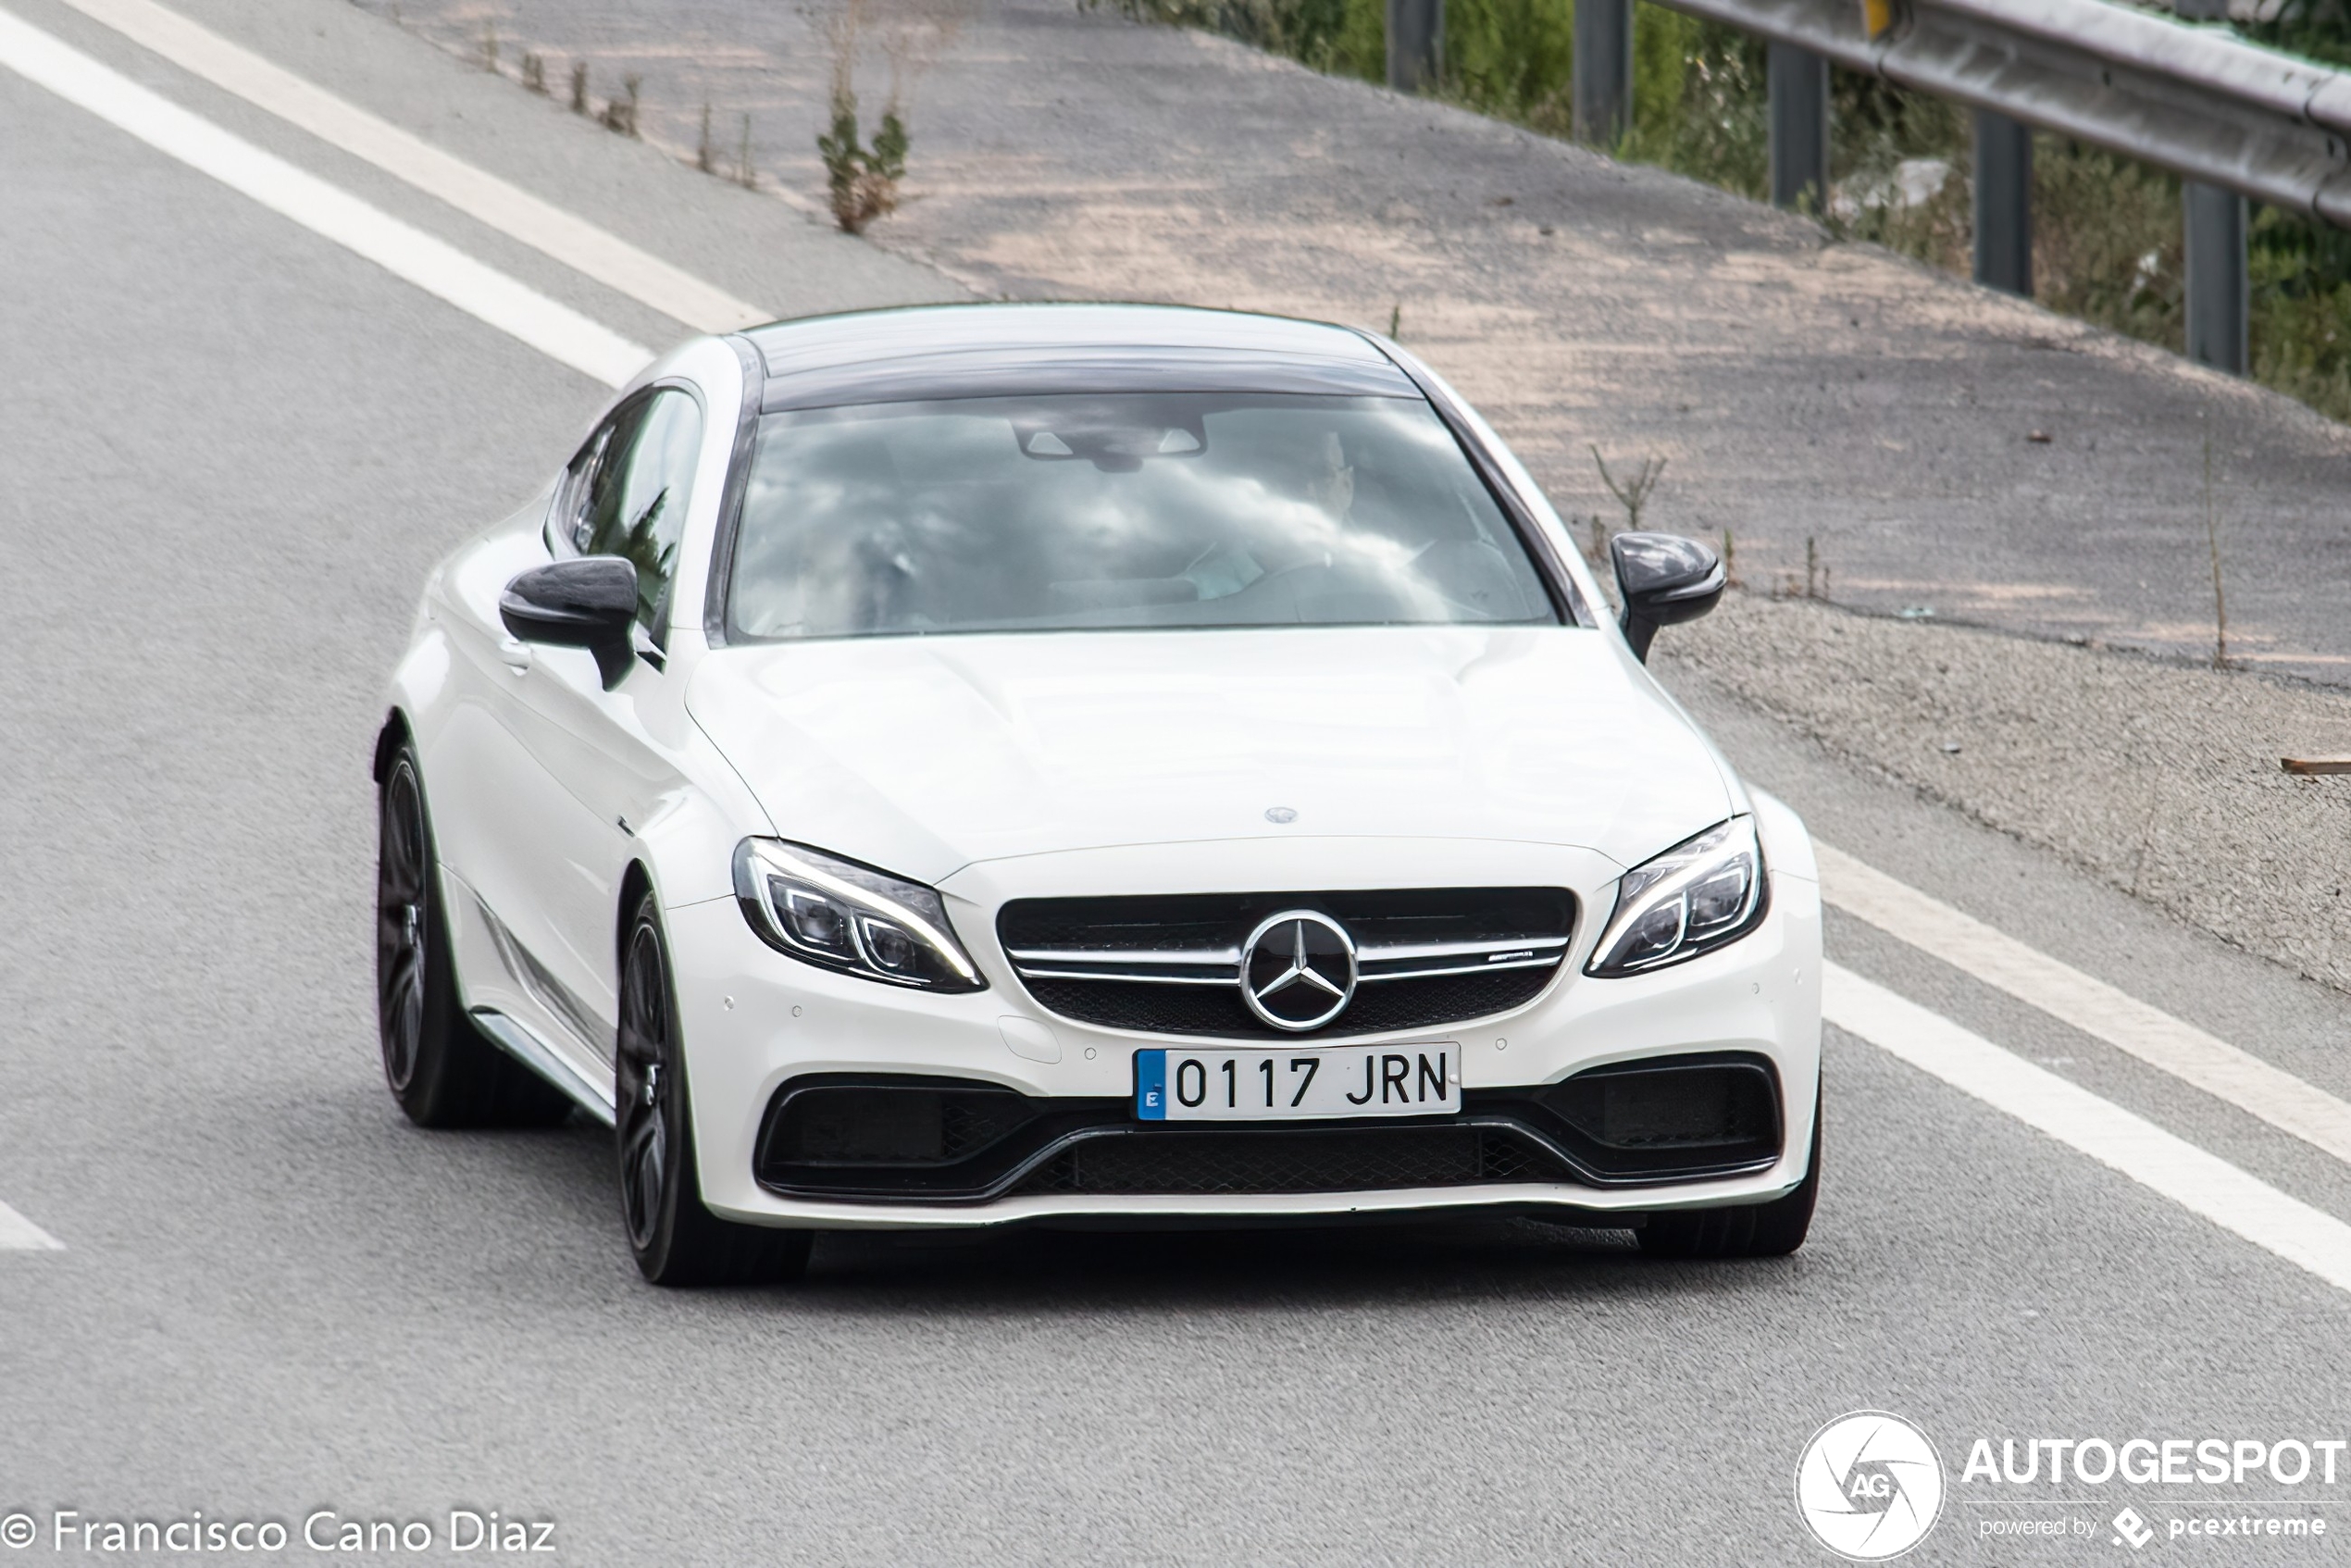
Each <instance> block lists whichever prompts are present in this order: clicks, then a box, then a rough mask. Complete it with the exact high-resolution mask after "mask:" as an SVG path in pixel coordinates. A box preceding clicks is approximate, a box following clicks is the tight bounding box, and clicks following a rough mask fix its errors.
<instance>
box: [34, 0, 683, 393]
mask: <svg viewBox="0 0 2351 1568" xmlns="http://www.w3.org/2000/svg"><path fill="white" fill-rule="evenodd" d="M0 66H6V67H7V68H9V69H11V70H13V71H15V72H17V74H19V76H22V77H24V78H25V79H26V80H27V81H32V82H34V83H36V84H37V85H39V86H42V87H44V88H46V89H48V90H49V91H50V92H52V93H56V95H57V96H58V97H60V98H63V99H65V100H66V101H67V102H68V103H71V104H75V105H78V106H81V107H82V108H84V109H87V110H89V111H90V112H91V113H92V114H94V115H96V116H97V117H98V118H101V119H104V120H106V121H107V122H108V123H110V124H112V125H115V126H117V127H118V128H119V129H121V130H123V131H129V132H130V133H131V135H133V136H136V137H137V138H139V139H140V140H141V141H143V142H144V143H147V144H148V145H150V146H152V147H154V148H155V149H156V150H157V151H159V152H163V153H167V154H169V155H170V156H172V157H175V158H177V159H179V160H180V162H181V163H184V164H186V165H187V166H188V167H190V168H194V169H197V170H199V171H201V172H203V173H205V174H208V175H210V176H212V177H213V178H214V179H215V180H219V181H220V182H221V183H222V184H224V185H227V186H229V187H230V189H232V190H235V191H239V192H242V193H243V194H245V195H247V196H250V197H252V198H253V199H254V200H255V201H256V202H259V203H260V204H261V205H263V206H266V207H267V208H269V209H270V210H271V211H272V212H275V213H278V214H280V216H281V217H285V218H292V220H293V221H294V222H296V223H298V224H301V225H302V226H303V227H304V228H305V229H308V230H311V231H312V232H313V233H316V234H319V235H322V236H324V237H325V238H327V239H330V240H332V241H334V242H335V243H337V244H340V245H342V246H343V247H344V248H346V249H348V250H350V251H352V252H354V253H355V254H356V255H361V256H364V257H366V258H367V260H369V261H372V262H374V263H375V264H376V265H377V266H379V267H380V268H383V269H384V270H386V271H387V272H390V273H392V275H393V276H395V277H397V278H400V279H403V280H406V281H407V282H410V283H413V284H415V285H416V286H417V288H420V289H422V290H424V291H425V292H427V293H429V294H433V295H436V296H438V297H439V298H441V299H443V300H446V301H447V302H448V303H450V304H451V305H455V306H456V307H457V308H458V309H460V310H463V311H465V312H466V314H468V315H470V316H473V317H477V318H479V320H481V321H484V322H486V323H488V324H489V325H491V326H492V327H495V328H497V329H498V330H500V331H502V332H504V333H506V334H508V335H509V336H511V337H514V338H516V339H519V340H520V341H521V342H525V343H528V344H529V345H530V346H531V347H532V348H535V349H537V350H539V352H541V354H544V355H547V356H548V357H549V358H551V359H554V360H556V361H558V362H559V363H561V364H564V365H567V366H569V367H572V368H573V369H575V370H578V371H580V372H581V373H582V374H585V375H588V376H591V377H592V378H594V379H595V380H599V381H602V382H603V383H604V384H605V385H606V386H614V387H616V386H620V385H622V384H623V383H625V382H626V381H628V379H629V378H630V377H631V376H634V375H635V374H636V373H637V372H638V371H639V370H640V369H641V368H643V367H644V366H645V364H646V362H647V361H649V360H650V359H652V358H653V351H652V350H650V349H647V348H644V347H642V346H641V345H640V344H637V343H633V342H629V341H628V339H627V338H624V337H622V336H621V335H620V334H619V333H617V332H615V331H614V330H612V329H610V328H608V327H605V326H603V324H601V323H599V322H596V321H591V320H590V319H589V318H588V317H585V316H582V315H581V314H580V313H579V312H578V311H576V310H573V309H572V308H571V307H570V306H568V305H560V304H558V303H557V302H555V301H554V300H552V299H549V298H548V297H547V296H546V295H544V294H542V293H541V292H538V291H537V290H535V289H532V288H530V287H529V286H528V285H527V284H524V283H521V282H518V281H516V280H514V279H512V278H509V277H507V276H506V275H505V274H504V273H503V272H499V271H497V270H496V269H494V268H490V267H487V266H484V265H483V264H482V263H480V262H479V261H476V260H475V259H474V258H473V257H471V256H469V255H466V254H465V253H464V252H462V251H460V250H458V249H457V248H456V247H455V246H454V245H452V244H449V243H446V242H445V241H442V240H439V239H436V238H434V237H433V236H432V235H430V234H428V233H426V232H424V230H420V229H417V228H415V227H413V226H412V225H410V224H406V223H404V222H402V221H401V220H400V219H398V218H393V217H392V215H391V214H389V213H386V212H383V211H381V210H379V208H376V207H373V206H370V205H367V203H366V202H363V201H361V200H359V199H358V198H357V197H356V196H354V195H351V194H349V193H346V192H344V191H342V190H339V189H338V188H336V187H335V186H333V185H330V184H329V183H328V182H327V181H326V180H321V179H319V178H318V177H317V175H314V174H311V173H309V172H307V171H306V170H304V169H300V168H295V167H294V166H293V165H292V164H290V163H288V162H286V161H285V160H284V159H283V158H280V157H278V156H275V155H274V154H270V153H266V152H264V151H262V150H261V149H260V148H259V147H256V146H255V145H254V144H253V143H250V142H247V141H244V140H243V138H241V137H237V136H233V135H231V134H230V133H229V132H228V131H223V130H222V129H220V128H219V127H218V126H217V125H215V124H213V123H212V122H211V121H210V120H207V119H205V118H202V117H201V116H198V115H196V114H193V113H192V112H190V111H189V110H187V109H184V108H181V107H180V106H179V105H177V104H174V103H172V102H170V101H169V100H168V99H166V98H164V97H162V96H160V95H158V94H156V93H152V92H149V91H148V90H147V89H146V88H144V87H142V86H140V85H139V84H138V83H137V82H135V81H131V79H130V78H128V77H126V76H124V75H122V74H121V73H120V72H119V71H117V70H114V69H112V68H109V67H107V66H105V65H102V64H100V63H99V62H98V61H96V60H94V59H93V58H91V57H90V56H87V55H85V54H83V53H81V51H80V50H78V49H75V48H73V47H71V46H70V45H68V44H65V43H63V42H61V41H59V40H58V39H56V38H54V37H52V36H50V35H49V34H48V33H46V32H44V31H41V30H40V29H38V28H35V27H32V26H31V25H30V24H28V23H26V22H25V21H23V20H22V19H19V18H18V17H17V16H15V15H14V14H13V13H10V12H7V11H5V10H0Z"/></svg>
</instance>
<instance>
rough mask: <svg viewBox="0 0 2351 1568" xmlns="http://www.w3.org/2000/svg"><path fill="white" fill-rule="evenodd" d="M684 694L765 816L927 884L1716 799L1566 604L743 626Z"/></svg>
mask: <svg viewBox="0 0 2351 1568" xmlns="http://www.w3.org/2000/svg"><path fill="white" fill-rule="evenodd" d="M688 705H689V707H690V710H691V711H692V713H693V715H694V717H695V719H696V721H697V722H699V723H700V724H701V725H702V727H703V729H704V730H705V731H706V732H707V733H708V734H709V736H710V737H711V739H712V740H713V741H714V742H715V744H716V745H717V746H718V748H719V750H720V751H721V752H723V753H725V754H726V756H727V757H728V760H729V761H731V762H732V763H733V765H734V766H735V767H736V769H737V771H739V772H740V774H741V775H742V778H743V779H744V781H745V782H746V783H748V784H749V786H750V787H751V789H752V790H753V793H754V794H755V795H756V796H757V797H758V800H759V803H760V804H761V805H762V806H763V807H764V808H765V811H766V813H767V815H768V818H769V819H770V821H772V822H773V823H774V825H775V828H776V831H777V832H778V833H780V834H782V835H783V836H784V837H786V838H789V839H794V840H801V841H802V842H805V843H810V844H815V845H817V846H819V847H821V848H824V849H827V850H831V851H833V852H836V853H839V854H843V855H847V856H849V857H850V858H852V859H855V860H861V861H865V862H866V863H868V864H870V865H877V866H881V867H884V868H886V869H888V870H890V871H894V872H896V873H898V874H899V875H901V876H906V877H915V878H918V879H920V880H923V881H926V882H937V881H939V880H941V879H942V878H944V877H947V876H948V875H950V874H951V873H952V872H954V871H955V870H957V869H958V868H960V867H962V866H964V865H970V864H972V863H974V862H976V861H988V860H998V859H1001V858H1004V857H1007V856H1014V855H1032V854H1042V853H1049V852H1055V851H1064V850H1082V849H1100V848H1107V847H1112V846H1117V845H1127V844H1153V843H1161V844H1163V843H1181V842H1188V841H1204V840H1236V839H1244V840H1245V839H1250V838H1266V839H1274V838H1297V837H1300V836H1304V835H1311V836H1313V837H1316V838H1334V837H1337V838H1348V839H1366V840H1369V839H1383V838H1412V839H1421V840H1428V839H1480V840H1521V841H1526V842H1534V843H1545V844H1562V845H1572V846H1576V847H1580V848H1585V849H1590V850H1595V851H1598V852H1600V853H1601V854H1604V855H1606V856H1608V857H1609V858H1610V859H1611V860H1613V861H1615V862H1616V863H1617V864H1618V865H1636V864H1638V863H1639V862H1640V861H1642V860H1645V859H1647V858H1648V857H1649V856H1650V855H1653V854H1655V853H1657V852H1659V851H1661V850H1663V849H1667V848H1669V847H1671V846H1672V845H1673V844H1675V843H1678V842H1679V841H1681V840H1683V839H1685V838H1686V837H1688V836H1689V835H1690V834H1691V833H1694V832H1696V831H1698V830H1699V829H1700V828H1705V827H1707V826H1709V825H1710V824H1711V823H1713V822H1716V821H1719V820H1721V819H1722V818H1723V816H1724V815H1728V814H1729V812H1731V811H1733V810H1735V809H1739V808H1737V807H1736V806H1735V804H1734V799H1735V784H1734V783H1733V782H1732V781H1731V779H1730V778H1729V777H1728V774H1727V771H1726V770H1725V769H1724V768H1723V765H1721V763H1720V761H1719V759H1718V758H1717V757H1716V756H1715V754H1714V752H1713V749H1712V748H1711V747H1710V745H1709V744H1708V743H1707V742H1706V740H1704V739H1703V738H1702V737H1700V736H1699V735H1698V732H1697V731H1696V730H1695V729H1694V728H1692V727H1691V725H1690V723H1689V721H1688V720H1687V719H1686V717H1684V716H1682V714H1681V713H1680V711H1679V710H1678V709H1676V708H1675V707H1674V706H1673V704H1672V703H1670V702H1669V701H1667V700H1666V699H1665V698H1664V697H1663V696H1662V695H1661V694H1660V693H1659V692H1658V691H1657V690H1656V688H1655V687H1654V686H1652V685H1651V684H1650V683H1649V682H1648V679H1647V678H1645V677H1643V676H1641V675H1640V674H1639V673H1638V672H1637V671H1636V670H1635V669H1634V668H1633V667H1632V666H1628V665H1627V664H1626V663H1625V662H1624V658H1623V653H1622V651H1621V650H1620V649H1618V648H1617V647H1616V646H1614V643H1613V640H1612V639H1610V638H1608V637H1607V636H1605V635H1604V634H1602V633H1598V632H1594V631H1590V630H1587V629H1580V628H1473V627H1434V628H1417V627H1416V628H1395V627H1378V628H1296V629H1292V628H1282V629H1273V630H1260V629H1249V630H1238V631H1177V632H1148V631H1121V632H1109V633H1090V632H1054V633H1028V634H1022V635H1006V636H995V635H989V636H957V637H938V638H919V637H905V638H865V639H852V640H841V641H806V642H795V643H777V644H765V645H761V646H753V647H739V648H728V649H722V650H718V651H716V652H714V653H711V654H710V655H709V656H707V657H706V658H704V659H703V661H702V662H701V665H700V667H699V668H698V669H697V670H696V671H695V673H694V677H693V679H692V682H691V685H690V691H689V693H688ZM1277 818H1278V819H1279V820H1276V819H1277ZM1366 849H1367V851H1368V849H1369V846H1368V845H1367V846H1366ZM1374 875H1376V873H1374Z"/></svg>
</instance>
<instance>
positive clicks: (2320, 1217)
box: [1822, 964, 2351, 1290]
mask: <svg viewBox="0 0 2351 1568" xmlns="http://www.w3.org/2000/svg"><path fill="white" fill-rule="evenodd" d="M1822 1014H1823V1016H1824V1017H1825V1018H1826V1019H1827V1020H1828V1022H1830V1023H1832V1024H1834V1025H1835V1026H1836V1027H1838V1028H1840V1029H1843V1030H1845V1031H1847V1033H1848V1034H1854V1035H1859V1036H1860V1038H1861V1039H1866V1040H1868V1041H1869V1042H1870V1043H1871V1044H1872V1045H1874V1046H1876V1047H1877V1048H1878V1049H1880V1050H1881V1051H1885V1052H1890V1053H1891V1054H1893V1055H1895V1056H1898V1057H1900V1058H1901V1059H1902V1060H1903V1061H1905V1062H1908V1063H1909V1064H1910V1065H1912V1066H1913V1067H1916V1068H1918V1069H1919V1070H1920V1071H1922V1072H1924V1073H1928V1074H1930V1075H1932V1076H1935V1077H1938V1078H1941V1079H1942V1080H1943V1081H1944V1082H1945V1083H1947V1084H1949V1085H1950V1086H1951V1087H1952V1088H1954V1089H1959V1090H1961V1091H1962V1092H1964V1093H1967V1094H1972V1095H1973V1096H1974V1097H1975V1098H1976V1099H1978V1100H1981V1101H1984V1103H1985V1104H1987V1105H1991V1106H1994V1107H1995V1108H1996V1109H1998V1110H2002V1111H2005V1112H2007V1113H2008V1114H2009V1115H2011V1116H2014V1117H2016V1118H2017V1119H2018V1120H2019V1121H2021V1122H2023V1123H2025V1124H2026V1125H2027V1126H2033V1127H2036V1128H2038V1129H2039V1130H2040V1131H2042V1132H2045V1133H2046V1134H2048V1135H2049V1136H2050V1137H2051V1138H2054V1139H2057V1140H2058V1141H2059V1142H2060V1143H2063V1144H2066V1145H2069V1146H2070V1147H2071V1148H2074V1149H2078V1150H2080V1151H2082V1152H2083V1153H2084V1154H2087V1155H2088V1156H2090V1158H2092V1159H2093V1160H2096V1161H2097V1162H2098V1163H2099V1164H2104V1165H2108V1166H2111V1167H2112V1168H2113V1169H2115V1170H2117V1171H2120V1172H2121V1173H2122V1174H2123V1175H2124V1176H2129V1177H2130V1178H2131V1179H2132V1180H2133V1181H2135V1182H2138V1183H2140V1184H2141V1185H2142V1186H2145V1187H2148V1188H2153V1189H2154V1190H2156V1191H2157V1192H2159V1193H2161V1194H2163V1196H2165V1197H2166V1198H2169V1199H2171V1201H2173V1202H2175V1203H2178V1204H2179V1205H2181V1206H2182V1207H2183V1208H2185V1209H2187V1210H2189V1211H2190V1212H2192V1213H2197V1214H2201V1215H2203V1216H2204V1217H2205V1218H2206V1219H2208V1220H2210V1221H2211V1222H2212V1223H2213V1224H2215V1225H2217V1226H2220V1227H2221V1228H2222V1229H2224V1230H2230V1231H2233V1232H2235V1233H2236V1234H2237V1235H2239V1236H2241V1237H2243V1238H2245V1239H2246V1240H2247V1241H2250V1242H2252V1243H2254V1244H2255V1245H2256V1246H2258V1247H2263V1248H2266V1249H2268V1250H2269V1251H2271V1252H2274V1253H2276V1254H2277V1255H2278V1256H2279V1257H2281V1258H2283V1259H2285V1260H2286V1261H2287V1262H2288V1263H2295V1264H2297V1265H2299V1266H2300V1267H2302V1268H2306V1269H2307V1270H2309V1271H2310V1272H2311V1273H2312V1274H2314V1275H2317V1276H2319V1277H2320V1279H2323V1280H2325V1281H2326V1282H2327V1283H2328V1284H2330V1285H2332V1286H2334V1287H2336V1288H2339V1289H2344V1290H2351V1226H2346V1225H2345V1224H2344V1223H2343V1222H2342V1221H2341V1220H2338V1219H2336V1218H2335V1217H2334V1216H2333V1215H2332V1214H2328V1213H2321V1212H2320V1211H2319V1210H2317V1209H2314V1208H2312V1207H2310V1205H2308V1204H2307V1203H2305V1202H2303V1201H2300V1200H2299V1199H2295V1198H2289V1197H2287V1196H2286V1195H2285V1194H2284V1193H2283V1192H2281V1191H2279V1190H2278V1189H2277V1188H2274V1187H2271V1186H2270V1185H2269V1183H2267V1182H2264V1181H2260V1180H2258V1179H2257V1178H2255V1177H2253V1176H2248V1175H2246V1174H2245V1172H2244V1171H2241V1170H2239V1169H2238V1168H2237V1167H2236V1166H2234V1165H2233V1164H2229V1163H2228V1162H2227V1161H2226V1160H2223V1159H2221V1158H2220V1157H2219V1156H2218V1155H2215V1154H2209V1153H2207V1152H2206V1151H2203V1150H2202V1149H2199V1148H2197V1147H2196V1145H2195V1144H2193V1143H2190V1142H2188V1141H2186V1140H2185V1139H2180V1138H2175V1137H2174V1136H2172V1135H2171V1133H2168V1132H2165V1131H2164V1130H2163V1129H2162V1128H2161V1127H2158V1126H2156V1125H2155V1124H2154V1123H2152V1122H2149V1121H2147V1120H2146V1119H2145V1118H2143V1117H2140V1116H2135V1115H2133V1114H2131V1113H2130V1112H2128V1111H2125V1110H2123V1109H2122V1108H2121V1106H2120V1105H2117V1104H2114V1103H2113V1102H2112V1101H2108V1100H2103V1099H2100V1098H2099V1097H2098V1096H2097V1095H2095V1094H2092V1093H2091V1092H2090V1091H2089V1090H2088V1089H2084V1088H2083V1087H2082V1086H2081V1085H2079V1084H2076V1083H2073V1082H2071V1081H2070V1080H2068V1079H2065V1078H2061V1077H2059V1076H2057V1075H2056V1074H2055V1073H2052V1072H2049V1071H2048V1070H2047V1069H2046V1068H2043V1067H2037V1066H2035V1065H2034V1064H2032V1063H2030V1062H2027V1061H2026V1060H2025V1059H2024V1058H2023V1057H2021V1056H2019V1055H2017V1054H2015V1053H2014V1052H2009V1051H2005V1050H2002V1049H2001V1048H2000V1047H1999V1046H1996V1045H1994V1044H1993V1043H1992V1042H1991V1041H1990V1040H1988V1039H1984V1037H1983V1036H1981V1035H1978V1034H1974V1033H1972V1032H1971V1031H1969V1030H1967V1029H1963V1028H1961V1027H1959V1025H1957V1024H1955V1023H1953V1022H1951V1021H1950V1020H1949V1019H1948V1018H1946V1017H1943V1016H1942V1015H1941V1014H1936V1013H1931V1012H1929V1011H1927V1009H1925V1008H1923V1007H1921V1006H1920V1005H1918V1003H1916V1002H1909V1001H1906V1000H1905V999H1903V998H1901V997H1898V996H1897V995H1895V994H1894V993H1893V992H1892V991H1890V990H1887V989H1885V987H1883V986H1879V985H1874V984H1872V983H1871V982H1870V981H1868V980H1865V979H1863V978H1861V977H1860V976H1859V975H1856V974H1854V973H1853V972H1852V971H1850V970H1848V969H1846V968H1843V967H1841V966H1839V965H1837V964H1827V965H1825V966H1824V967H1823V969H1822Z"/></svg>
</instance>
